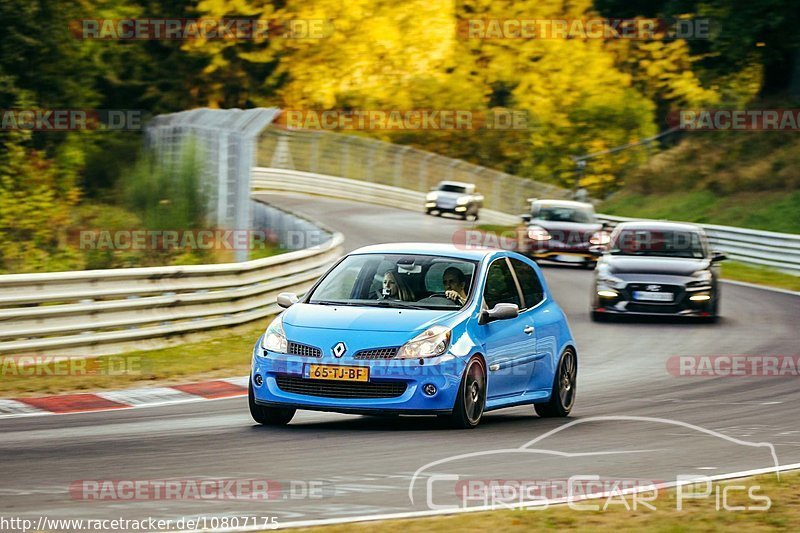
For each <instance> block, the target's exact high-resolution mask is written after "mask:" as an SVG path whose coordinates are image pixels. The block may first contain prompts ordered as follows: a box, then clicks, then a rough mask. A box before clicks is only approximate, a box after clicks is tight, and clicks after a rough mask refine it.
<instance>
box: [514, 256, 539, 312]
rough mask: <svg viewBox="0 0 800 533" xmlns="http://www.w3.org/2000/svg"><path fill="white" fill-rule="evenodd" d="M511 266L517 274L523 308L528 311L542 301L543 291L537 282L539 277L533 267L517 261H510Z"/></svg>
mask: <svg viewBox="0 0 800 533" xmlns="http://www.w3.org/2000/svg"><path fill="white" fill-rule="evenodd" d="M511 265H512V266H513V267H514V272H516V274H517V281H519V286H520V287H521V288H522V297H523V298H524V299H525V308H526V309H530V308H531V307H533V306H535V305H536V304H538V303H539V302H541V301H542V300H543V299H544V289H543V288H542V283H541V282H540V281H539V276H537V275H536V271H535V270H533V267H531V266H530V265H528V264H526V263H523V262H522V261H520V260H519V259H513V258H512V259H511Z"/></svg>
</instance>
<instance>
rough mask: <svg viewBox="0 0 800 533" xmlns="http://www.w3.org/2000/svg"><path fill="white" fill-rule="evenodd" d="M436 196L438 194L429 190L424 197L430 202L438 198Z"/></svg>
mask: <svg viewBox="0 0 800 533" xmlns="http://www.w3.org/2000/svg"><path fill="white" fill-rule="evenodd" d="M438 196H439V195H438V194H436V193H435V192H429V193H428V195H427V196H426V197H425V199H426V200H429V201H431V202H432V201H434V200H436V198H438Z"/></svg>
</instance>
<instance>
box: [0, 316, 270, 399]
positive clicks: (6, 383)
mask: <svg viewBox="0 0 800 533" xmlns="http://www.w3.org/2000/svg"><path fill="white" fill-rule="evenodd" d="M265 323H268V321H264V322H260V323H259V325H258V326H255V325H254V326H246V327H244V328H239V329H237V332H236V333H234V334H231V333H227V332H222V333H220V335H219V337H217V338H211V339H209V340H206V341H203V342H196V343H190V344H183V345H180V346H172V347H169V348H163V349H160V350H149V351H137V352H128V353H125V354H120V355H108V356H101V357H96V358H92V359H89V360H87V361H85V362H84V361H81V362H77V361H76V362H74V363H71V364H70V365H69V366H66V367H60V368H63V370H58V368H59V367H55V368H54V367H53V366H52V365H42V366H41V367H20V366H18V365H17V364H16V361H17V360H16V359H14V357H13V356H7V357H0V363H2V379H0V398H11V397H16V398H19V397H26V396H46V395H50V394H63V393H71V392H86V391H99V390H117V389H129V388H135V387H147V386H156V385H158V386H162V385H165V384H169V383H186V382H189V381H201V380H204V379H214V378H221V377H236V376H246V375H247V374H248V373H249V372H250V356H251V354H252V350H253V344H254V343H255V341H256V339H257V338H258V336H259V335H260V334H261V333H262V332H263V331H264V324H265ZM84 365H85V366H84ZM48 368H50V369H54V370H57V371H56V372H51V373H50V374H49V375H47V373H46V370H47V369H48ZM84 369H85V370H84ZM34 370H37V371H38V372H37V373H39V374H44V375H28V374H26V373H27V372H33V371H34ZM53 374H57V375H53Z"/></svg>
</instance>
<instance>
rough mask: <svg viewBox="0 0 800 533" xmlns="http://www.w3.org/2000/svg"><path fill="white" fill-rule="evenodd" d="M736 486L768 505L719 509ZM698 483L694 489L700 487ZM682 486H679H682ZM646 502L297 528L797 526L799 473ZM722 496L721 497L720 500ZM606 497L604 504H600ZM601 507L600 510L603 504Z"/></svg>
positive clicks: (736, 498)
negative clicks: (697, 495)
mask: <svg viewBox="0 0 800 533" xmlns="http://www.w3.org/2000/svg"><path fill="white" fill-rule="evenodd" d="M733 485H739V486H746V487H747V488H748V489H749V488H751V487H756V486H758V487H759V488H758V489H754V492H753V494H754V495H756V496H767V497H769V498H770V500H771V507H770V508H769V510H766V511H755V510H743V511H731V510H725V509H724V508H723V506H722V505H721V504H720V510H719V511H718V510H717V505H716V496H715V494H716V490H717V489H719V492H720V493H722V491H723V490H724V489H725V487H728V486H733ZM703 488H705V487H704V486H703V485H701V486H700V488H698V489H697V490H698V491H701V490H702V489H703ZM687 489H688V487H687V488H685V489H684V490H687ZM748 489H745V490H744V491H739V490H733V489H731V490H729V491H728V496H727V498H726V501H725V503H726V504H727V505H728V506H729V508H730V507H733V506H744V507H752V506H760V505H762V504H763V503H764V502H762V501H754V500H751V499H749V496H748V494H747V490H748ZM655 496H656V497H655V498H654V500H653V501H652V502H651V505H652V506H653V507H655V510H652V509H649V508H646V507H642V506H639V508H638V509H637V510H632V509H626V506H625V505H624V504H623V498H622V497H615V498H613V499H611V500H605V499H600V500H592V501H586V502H581V504H583V505H597V506H598V507H599V508H600V510H598V511H577V510H574V509H571V508H569V507H568V506H566V505H560V506H553V507H550V508H549V509H539V510H534V509H529V510H519V511H491V512H481V513H468V514H462V515H455V516H442V517H435V518H424V519H409V520H390V521H385V522H366V523H363V524H343V525H337V526H324V527H315V528H304V529H301V530H299V531H319V532H324V533H339V532H341V533H344V532H347V533H351V532H354V531H355V532H358V531H381V532H386V533H394V532H397V533H400V532H403V533H416V532H420V533H430V532H439V531H441V532H445V531H492V532H493V533H501V532H505V531H539V530H556V531H565V530H568V531H587V532H588V531H592V532H594V531H599V530H614V531H656V532H680V531H699V532H705V531H709V532H711V531H721V530H723V531H724V530H737V531H744V530H747V531H757V532H760V531H800V473H798V472H791V473H785V474H783V475H781V480H780V481H778V480H777V477H776V476H775V475H774V474H772V475H764V476H759V477H756V478H750V479H746V480H733V481H728V482H721V483H719V484H716V483H715V484H714V485H713V489H712V492H711V496H710V497H709V498H707V499H697V500H685V501H684V502H683V509H682V510H680V511H679V510H678V507H677V493H676V491H675V490H662V491H659V492H658V493H657V494H656V495H655ZM624 500H625V502H626V503H627V504H628V507H632V502H633V496H632V495H629V496H626V497H624ZM722 501H723V500H722V499H721V500H720V502H722ZM607 502H608V505H606V503H607ZM604 507H605V509H604Z"/></svg>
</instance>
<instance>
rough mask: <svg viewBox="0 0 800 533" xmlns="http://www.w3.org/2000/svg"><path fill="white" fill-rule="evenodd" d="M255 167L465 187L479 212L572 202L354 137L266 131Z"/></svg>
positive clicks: (446, 160)
mask: <svg viewBox="0 0 800 533" xmlns="http://www.w3.org/2000/svg"><path fill="white" fill-rule="evenodd" d="M257 161H258V163H257V166H260V167H267V168H273V169H286V170H293V171H300V172H306V173H309V174H316V175H323V176H337V177H341V178H350V179H353V180H357V181H361V182H364V183H367V184H369V183H374V184H376V185H385V186H390V187H395V188H402V189H404V190H407V191H417V192H420V193H427V192H429V191H430V190H431V189H432V188H433V187H434V186H435V185H436V184H437V183H438V182H440V181H443V180H454V181H467V182H469V183H473V184H475V186H476V187H477V190H478V191H479V192H481V193H482V194H484V196H485V201H484V207H486V208H487V209H490V210H494V211H496V212H501V211H505V212H507V213H521V212H523V211H524V210H525V208H526V206H527V204H526V198H532V197H539V198H571V197H572V193H571V192H570V191H569V190H567V189H564V188H562V187H557V186H555V185H553V184H551V183H544V182H540V181H535V180H532V179H528V178H521V177H519V176H514V175H511V174H507V173H505V172H501V171H499V170H495V169H492V168H487V167H482V166H480V165H474V164H472V163H468V162H466V161H462V160H460V159H453V158H450V157H445V156H443V155H440V154H435V153H432V152H426V151H424V150H419V149H417V148H413V147H411V146H405V145H399V144H392V143H388V142H384V141H379V140H377V139H370V138H368V137H362V136H357V135H344V134H341V133H335V132H332V131H324V130H301V129H290V128H282V127H279V126H276V125H274V124H272V125H270V126H268V127H266V128H265V129H264V130H263V131H262V132H261V133H260V134H259V138H258V151H257Z"/></svg>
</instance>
